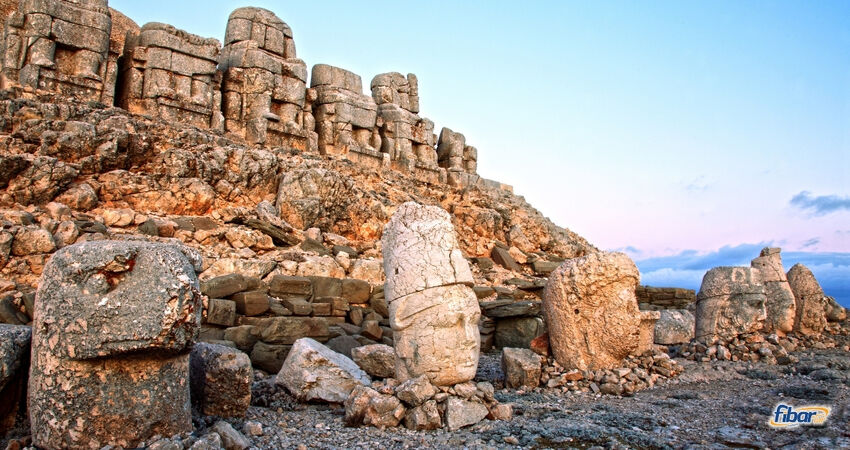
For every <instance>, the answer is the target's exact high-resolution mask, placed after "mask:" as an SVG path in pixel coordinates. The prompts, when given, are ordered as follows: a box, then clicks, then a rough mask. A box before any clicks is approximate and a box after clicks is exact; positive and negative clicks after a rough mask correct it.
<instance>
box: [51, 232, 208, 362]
mask: <svg viewBox="0 0 850 450" xmlns="http://www.w3.org/2000/svg"><path fill="white" fill-rule="evenodd" d="M185 252H191V253H194V252H195V251H194V250H191V249H189V248H188V247H186V248H184V249H182V251H181V249H179V248H177V247H174V246H169V245H163V244H155V243H147V242H124V241H122V242H118V241H99V242H90V243H85V244H76V245H71V246H68V247H65V248H63V249H61V250H59V251H57V252H56V253H55V254H54V255H53V256H52V257H51V259H50V261H49V262H48V264H47V266H46V267H45V269H44V273H43V276H42V280H41V283H40V284H39V289H38V292H37V295H36V297H37V300H36V305H37V306H36V311H35V316H36V320H35V326H36V327H37V328H38V332H37V334H38V339H41V340H43V341H44V342H47V343H49V346H50V348H52V351H53V353H55V354H56V355H59V356H61V357H63V358H69V359H77V360H84V359H95V358H102V357H107V356H116V355H123V354H129V353H133V352H136V351H139V350H148V349H158V350H163V351H166V352H172V353H180V352H183V351H185V350H186V349H188V348H189V347H190V346H191V344H192V341H193V339H194V338H195V336H196V335H197V330H198V327H199V326H200V315H199V314H198V312H199V311H200V310H201V292H200V286H199V284H198V279H197V277H196V276H195V270H194V267H193V265H192V263H190V262H189V260H188V259H187V258H186V256H185ZM196 257H197V258H199V256H196ZM126 299H133V301H131V302H128V301H126Z"/></svg>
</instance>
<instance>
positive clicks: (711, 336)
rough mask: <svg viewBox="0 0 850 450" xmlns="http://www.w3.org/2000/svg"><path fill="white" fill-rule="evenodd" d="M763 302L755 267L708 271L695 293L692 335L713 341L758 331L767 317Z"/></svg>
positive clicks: (760, 282) (722, 268) (761, 287)
mask: <svg viewBox="0 0 850 450" xmlns="http://www.w3.org/2000/svg"><path fill="white" fill-rule="evenodd" d="M766 301H767V298H766V296H765V287H764V283H763V282H762V279H761V274H760V272H759V271H758V270H756V269H752V268H749V267H715V268H713V269H711V270H709V271H708V272H707V273H706V274H705V276H704V277H703V279H702V286H701V287H700V291H699V293H698V294H697V309H696V314H695V319H696V326H695V338H696V339H698V340H700V341H702V342H706V343H713V342H715V341H717V340H718V339H721V340H729V339H732V338H734V337H736V336H738V335H741V334H746V333H755V332H756V331H759V330H761V329H762V327H763V325H764V321H765V318H766V316H767V314H766V310H765V302H766Z"/></svg>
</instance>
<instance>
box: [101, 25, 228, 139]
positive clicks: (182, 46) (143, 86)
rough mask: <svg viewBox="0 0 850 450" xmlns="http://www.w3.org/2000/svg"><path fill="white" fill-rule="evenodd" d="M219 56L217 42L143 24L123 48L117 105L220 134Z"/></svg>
mask: <svg viewBox="0 0 850 450" xmlns="http://www.w3.org/2000/svg"><path fill="white" fill-rule="evenodd" d="M220 50H221V44H220V43H219V42H218V41H217V40H216V39H204V38H202V37H200V36H196V35H194V34H190V33H187V32H185V31H183V30H178V29H176V28H174V27H173V26H171V25H166V24H162V23H148V24H145V25H144V26H143V27H142V28H141V30H140V32H139V34H138V35H131V36H129V38H128V39H127V41H126V42H125V51H124V58H123V63H122V65H121V68H120V70H121V75H120V82H119V85H120V90H119V92H118V93H117V97H118V101H117V104H118V105H119V106H121V107H122V108H126V109H127V110H128V111H130V112H133V113H137V114H149V115H152V116H155V117H160V118H162V119H164V120H167V121H169V122H181V123H187V124H190V125H195V126H198V127H203V128H214V129H215V128H219V127H220V126H221V125H222V120H223V119H222V117H221V112H220V109H221V92H220V90H219V89H220V84H221V80H220V77H219V75H217V72H216V66H217V65H218V57H219V52H220Z"/></svg>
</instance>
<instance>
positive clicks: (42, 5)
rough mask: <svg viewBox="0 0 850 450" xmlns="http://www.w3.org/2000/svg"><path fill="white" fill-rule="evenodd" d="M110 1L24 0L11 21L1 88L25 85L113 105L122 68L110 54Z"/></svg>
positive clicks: (8, 23)
mask: <svg viewBox="0 0 850 450" xmlns="http://www.w3.org/2000/svg"><path fill="white" fill-rule="evenodd" d="M111 29H112V20H111V16H110V13H109V9H108V6H107V1H106V0H90V1H84V2H77V1H21V2H20V6H19V7H18V10H17V11H15V12H14V13H13V14H12V15H11V16H9V18H7V19H6V27H5V32H4V37H3V69H2V78H0V81H1V82H0V86H2V87H3V88H4V89H8V88H9V87H12V86H23V87H27V88H29V89H33V90H45V91H50V92H55V93H60V94H62V95H63V96H68V97H74V98H76V99H79V100H89V101H98V102H103V103H106V104H112V101H113V97H114V93H115V82H116V78H117V72H118V70H117V66H116V63H117V61H115V60H114V59H110V58H109V35H110V31H111Z"/></svg>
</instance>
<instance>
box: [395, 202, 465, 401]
mask: <svg viewBox="0 0 850 450" xmlns="http://www.w3.org/2000/svg"><path fill="white" fill-rule="evenodd" d="M381 242H382V248H383V254H384V271H385V273H386V274H387V282H386V286H385V295H386V297H387V300H388V302H389V309H390V324H391V326H392V329H393V342H394V346H395V351H396V378H397V379H399V380H400V381H405V380H407V379H409V378H414V377H417V376H419V375H423V374H425V375H427V376H428V378H429V379H430V380H431V382H432V383H434V384H435V385H438V386H443V385H453V384H456V383H462V382H464V381H468V380H471V379H472V377H474V376H475V370H476V368H477V367H478V353H479V350H480V345H481V343H480V336H479V333H478V319H479V317H480V312H479V309H478V301H477V298H476V296H475V293H474V292H473V291H472V288H471V285H472V273H471V271H470V269H469V264H468V263H467V262H466V260H465V259H464V258H463V255H462V254H461V252H460V248H459V247H458V244H457V239H456V237H455V234H454V228H453V227H452V224H451V220H450V219H449V215H448V213H446V211H444V210H442V209H440V208H437V207H433V206H423V205H419V204H416V203H412V202H408V203H405V204H403V205H401V206H400V207H399V208H398V210H396V212H395V214H394V215H393V217H392V218H391V219H390V221H389V222H388V223H387V225H386V227H385V228H384V234H383V237H382V240H381Z"/></svg>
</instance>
